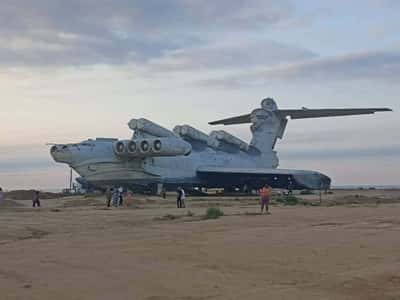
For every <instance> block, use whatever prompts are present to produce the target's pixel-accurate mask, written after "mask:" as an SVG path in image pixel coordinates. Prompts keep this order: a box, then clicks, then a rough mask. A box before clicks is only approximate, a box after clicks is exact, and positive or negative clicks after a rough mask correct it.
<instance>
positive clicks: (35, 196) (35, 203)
mask: <svg viewBox="0 0 400 300" xmlns="http://www.w3.org/2000/svg"><path fill="white" fill-rule="evenodd" d="M36 206H37V207H40V199H39V191H35V192H34V194H33V199H32V207H36Z"/></svg>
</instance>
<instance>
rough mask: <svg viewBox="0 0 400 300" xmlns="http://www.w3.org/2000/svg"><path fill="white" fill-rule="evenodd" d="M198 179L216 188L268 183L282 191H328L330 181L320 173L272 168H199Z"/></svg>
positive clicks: (257, 185)
mask: <svg viewBox="0 0 400 300" xmlns="http://www.w3.org/2000/svg"><path fill="white" fill-rule="evenodd" d="M197 175H198V176H199V178H200V179H201V180H202V181H204V182H206V183H207V184H208V183H209V184H212V183H215V184H216V185H218V186H224V185H225V186H235V185H237V186H242V185H244V184H247V185H250V186H254V187H261V186H263V185H264V184H265V183H268V184H269V185H270V186H272V187H274V188H282V189H288V188H291V189H313V190H318V189H328V188H330V184H331V179H330V178H329V177H328V176H326V175H324V174H321V173H318V172H314V171H304V170H288V169H272V168H225V167H200V168H199V169H198V170H197Z"/></svg>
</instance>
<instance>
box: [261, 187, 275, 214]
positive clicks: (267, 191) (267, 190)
mask: <svg viewBox="0 0 400 300" xmlns="http://www.w3.org/2000/svg"><path fill="white" fill-rule="evenodd" d="M271 193H272V189H271V187H270V186H269V185H268V184H265V185H264V187H263V188H262V189H261V190H260V197H261V213H264V207H265V212H266V213H267V214H268V215H269V214H271V213H270V212H269V200H270V197H271Z"/></svg>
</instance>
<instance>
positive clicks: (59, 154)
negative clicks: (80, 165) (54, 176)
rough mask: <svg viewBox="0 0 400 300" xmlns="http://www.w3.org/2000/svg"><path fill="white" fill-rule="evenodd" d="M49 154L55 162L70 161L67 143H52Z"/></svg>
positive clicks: (70, 156)
mask: <svg viewBox="0 0 400 300" xmlns="http://www.w3.org/2000/svg"><path fill="white" fill-rule="evenodd" d="M50 154H51V156H52V157H53V159H54V160H55V161H56V162H61V163H71V162H72V153H71V151H70V149H69V147H68V146H67V145H53V146H52V147H51V148H50Z"/></svg>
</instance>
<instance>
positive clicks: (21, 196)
mask: <svg viewBox="0 0 400 300" xmlns="http://www.w3.org/2000/svg"><path fill="white" fill-rule="evenodd" d="M34 194H35V190H15V191H11V192H7V193H6V198H7V199H10V200H32V199H33V196H34ZM67 196H70V195H68V194H63V193H50V192H40V199H56V198H61V197H67Z"/></svg>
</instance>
